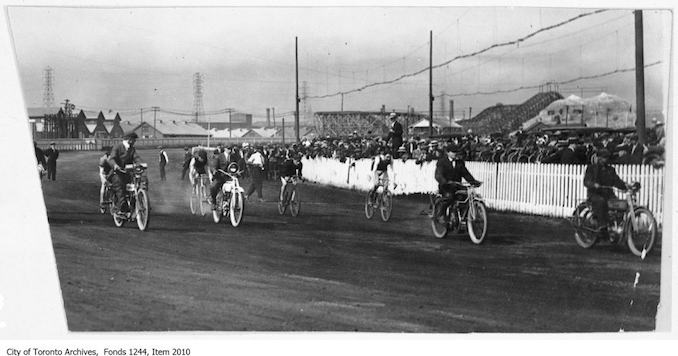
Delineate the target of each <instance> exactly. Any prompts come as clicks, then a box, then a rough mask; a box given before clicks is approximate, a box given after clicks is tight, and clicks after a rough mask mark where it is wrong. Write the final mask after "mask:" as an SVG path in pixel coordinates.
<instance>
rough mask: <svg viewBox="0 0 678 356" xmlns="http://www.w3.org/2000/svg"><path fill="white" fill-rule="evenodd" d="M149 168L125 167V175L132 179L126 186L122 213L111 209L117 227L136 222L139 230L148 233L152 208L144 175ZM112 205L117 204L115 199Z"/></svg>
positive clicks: (138, 164) (144, 166)
mask: <svg viewBox="0 0 678 356" xmlns="http://www.w3.org/2000/svg"><path fill="white" fill-rule="evenodd" d="M147 168H148V165H147V164H146V163H136V164H127V165H125V174H128V175H129V176H131V178H132V179H131V181H130V183H127V184H126V185H125V190H124V196H123V201H122V203H121V204H120V211H118V212H113V211H112V209H111V215H113V223H114V224H115V226H117V227H122V226H123V225H124V224H125V222H127V221H136V223H137V226H138V227H139V230H141V231H146V229H147V228H148V222H149V219H150V216H149V212H150V210H151V208H150V205H149V202H148V193H147V190H148V181H147V180H146V177H145V175H144V172H145V171H146V169H147ZM111 204H116V201H115V197H114V199H113V201H112V202H111Z"/></svg>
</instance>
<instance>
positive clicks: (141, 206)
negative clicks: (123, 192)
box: [136, 189, 150, 231]
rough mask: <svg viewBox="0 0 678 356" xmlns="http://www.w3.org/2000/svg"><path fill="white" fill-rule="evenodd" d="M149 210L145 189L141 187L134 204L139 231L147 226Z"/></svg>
mask: <svg viewBox="0 0 678 356" xmlns="http://www.w3.org/2000/svg"><path fill="white" fill-rule="evenodd" d="M149 210H150V207H149V203H148V195H147V193H146V191H145V190H143V189H141V190H139V191H138V192H137V204H136V213H137V225H138V226H139V230H141V231H146V229H147V228H148V221H149V220H150V214H149Z"/></svg>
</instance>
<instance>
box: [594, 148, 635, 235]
mask: <svg viewBox="0 0 678 356" xmlns="http://www.w3.org/2000/svg"><path fill="white" fill-rule="evenodd" d="M596 157H597V159H595V160H594V161H593V163H591V164H589V165H588V166H587V167H586V172H585V173H584V186H585V187H586V188H587V195H588V199H589V201H590V202H591V207H592V208H593V215H594V218H595V219H596V221H597V223H598V230H599V231H600V232H601V234H603V236H605V235H606V234H607V233H608V231H607V224H608V222H609V221H608V220H609V218H608V211H607V202H608V200H610V199H613V198H615V195H614V192H613V191H612V188H610V187H617V188H619V189H621V190H623V191H626V190H627V189H628V185H627V184H626V183H625V182H624V181H623V180H622V179H621V178H619V176H618V175H617V172H616V171H615V169H614V167H612V166H611V165H610V164H609V162H610V151H608V150H606V149H600V150H598V152H597V153H596Z"/></svg>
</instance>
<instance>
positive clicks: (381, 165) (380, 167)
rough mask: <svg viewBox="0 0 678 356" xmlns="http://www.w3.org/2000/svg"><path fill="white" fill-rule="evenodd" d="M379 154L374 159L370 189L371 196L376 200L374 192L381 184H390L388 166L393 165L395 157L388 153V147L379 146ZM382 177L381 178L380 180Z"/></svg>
mask: <svg viewBox="0 0 678 356" xmlns="http://www.w3.org/2000/svg"><path fill="white" fill-rule="evenodd" d="M377 152H378V153H377V155H376V156H374V158H373V159H372V184H373V186H372V189H370V197H371V198H372V199H370V200H374V199H373V198H374V194H375V193H376V191H377V188H378V187H379V185H383V186H384V187H387V186H388V167H389V166H393V158H392V157H391V155H390V154H387V153H386V147H384V146H379V148H378V149H377ZM380 178H381V180H380Z"/></svg>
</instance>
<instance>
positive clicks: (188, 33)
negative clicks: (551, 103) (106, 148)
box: [8, 7, 671, 117]
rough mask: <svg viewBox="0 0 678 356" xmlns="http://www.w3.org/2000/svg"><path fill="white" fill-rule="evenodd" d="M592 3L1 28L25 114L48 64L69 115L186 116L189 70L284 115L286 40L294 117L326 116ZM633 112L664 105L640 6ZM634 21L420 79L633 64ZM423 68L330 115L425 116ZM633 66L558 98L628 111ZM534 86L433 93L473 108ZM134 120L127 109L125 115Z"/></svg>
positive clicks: (222, 100) (43, 16)
mask: <svg viewBox="0 0 678 356" xmlns="http://www.w3.org/2000/svg"><path fill="white" fill-rule="evenodd" d="M593 10H595V9H558V8H543V9H540V8H524V7H523V8H496V7H489V8H487V7H484V8H480V7H476V8H474V7H436V8H433V7H423V8H422V7H417V8H414V7H359V8H358V7H341V8H337V7H329V8H328V7H322V8H320V7H306V8H294V7H286V8H273V7H257V8H232V7H224V8H204V7H203V8H60V7H10V8H9V9H8V17H9V23H10V27H11V33H12V36H13V40H14V46H15V51H16V58H17V63H18V67H19V72H20V77H21V81H22V85H23V92H24V100H25V102H26V105H27V106H29V107H35V106H42V96H43V79H42V77H43V70H44V68H45V67H47V66H50V67H52V68H53V69H54V77H55V82H54V98H55V102H56V103H61V102H62V101H63V100H64V99H66V98H68V99H70V100H71V101H72V102H74V103H75V104H76V105H77V106H78V107H81V108H88V109H96V110H99V109H102V110H107V109H113V110H115V111H123V112H126V111H130V112H138V111H139V108H141V107H150V106H160V107H162V108H166V109H175V110H182V111H191V110H192V109H193V83H192V80H193V74H194V73H195V72H200V73H202V74H203V75H204V97H203V103H204V107H205V109H206V110H208V111H209V110H218V109H221V108H226V107H232V108H235V109H237V110H239V111H243V112H249V113H253V114H255V116H263V115H265V109H266V108H267V107H275V110H276V115H277V116H280V115H287V116H288V117H291V115H290V114H289V112H290V111H293V110H294V95H295V78H294V74H295V70H294V64H295V59H294V41H295V36H297V37H298V41H299V81H300V87H301V88H300V91H301V93H300V95H303V82H306V93H307V95H308V96H310V97H311V98H309V99H307V100H305V101H303V102H302V103H301V109H302V110H303V108H304V107H305V106H306V107H310V108H312V109H313V110H316V111H320V110H340V109H341V96H340V95H337V96H332V97H328V98H322V99H319V98H313V97H317V96H324V95H327V94H333V93H336V92H339V91H350V90H352V89H356V88H360V87H362V86H364V85H366V84H370V83H375V82H381V81H387V80H391V79H394V78H397V77H399V76H401V75H403V74H407V73H412V72H416V71H418V70H420V69H424V68H426V67H427V66H428V63H429V31H433V64H434V65H436V64H438V63H442V62H445V61H447V60H450V59H452V58H454V57H456V56H459V55H465V54H469V53H472V52H475V51H478V50H481V49H484V48H487V47H489V46H491V45H493V44H496V43H503V42H507V41H513V40H516V39H518V38H521V37H524V36H526V35H528V34H530V33H532V32H534V31H536V30H538V29H540V28H543V27H548V26H552V25H555V24H557V23H560V22H562V21H565V20H567V19H570V18H572V17H575V16H577V15H580V14H583V13H588V12H591V11H593ZM644 25H645V27H644V31H645V63H646V64H650V63H654V62H658V61H662V64H659V65H655V66H652V67H649V68H647V69H646V96H647V104H646V106H647V108H648V109H650V110H661V109H665V107H666V104H665V98H664V95H665V93H666V90H667V89H666V87H667V81H668V65H669V57H668V55H669V48H668V45H669V43H670V36H671V32H670V31H671V27H670V26H671V17H670V13H669V11H658V10H652V11H649V10H648V11H645V12H644ZM634 65H635V64H634V16H633V13H632V11H631V10H629V9H624V10H609V11H605V12H603V13H599V14H594V15H590V16H587V17H584V18H582V19H579V20H576V21H573V22H571V23H569V24H566V25H563V26H560V27H557V28H555V29H553V30H549V31H545V32H543V33H540V34H537V35H535V36H533V37H531V38H529V39H527V40H525V41H524V42H522V43H521V44H520V45H519V46H517V45H512V46H505V47H499V48H496V49H493V50H490V51H487V52H485V53H483V54H481V55H477V56H473V57H471V58H467V59H461V60H457V61H453V62H451V63H450V64H449V65H447V66H444V67H441V68H438V69H435V70H434V72H433V91H434V95H440V94H441V93H447V94H452V95H454V94H461V93H474V92H478V91H483V92H488V91H496V90H504V89H506V90H510V89H514V88H518V87H521V86H531V85H536V84H539V83H542V82H545V81H548V80H554V81H561V82H562V81H566V80H570V79H574V78H577V77H581V76H590V75H597V74H602V73H607V72H611V71H614V70H623V69H628V68H633V67H634ZM428 80H429V79H428V72H425V73H422V74H419V75H416V76H413V77H409V78H406V79H404V80H401V81H398V82H396V83H393V84H389V85H378V86H374V87H370V88H368V89H365V90H363V91H360V92H356V93H350V94H346V95H345V96H344V110H379V108H380V107H381V105H382V104H384V105H386V108H387V110H391V109H396V110H405V109H406V108H407V107H408V106H412V107H414V108H415V109H416V110H418V111H428V103H427V96H428ZM634 87H635V75H634V72H632V71H631V72H626V73H618V74H614V75H610V76H606V77H603V78H598V79H592V80H581V81H577V82H574V83H571V84H567V85H561V87H560V89H561V92H562V93H563V94H564V95H569V94H572V93H574V94H577V95H581V94H582V90H583V94H584V96H585V97H587V96H594V95H596V94H599V93H600V92H601V91H605V92H608V93H612V94H616V95H619V96H621V97H622V98H624V99H626V100H628V101H629V102H631V103H633V104H634V107H635V88H634ZM536 92H537V90H536V89H531V90H520V91H515V92H511V93H502V94H494V95H479V94H478V95H470V96H459V95H457V96H454V97H452V96H449V97H445V99H444V100H442V99H441V98H438V99H437V101H436V102H435V104H434V110H436V111H439V110H442V109H443V106H442V104H443V102H444V103H445V107H444V109H445V110H449V106H448V102H449V100H450V99H454V101H455V109H457V111H458V112H457V113H456V114H455V116H456V117H459V116H461V115H462V114H461V111H462V110H463V111H464V112H465V114H464V115H468V108H469V107H472V108H473V114H474V115H475V114H477V113H479V112H480V111H481V110H482V109H484V108H486V107H488V106H491V105H494V104H496V103H498V102H501V103H504V104H519V103H521V102H523V101H525V100H527V99H528V98H529V97H531V96H532V95H534V94H535V93H536ZM136 115H137V116H138V113H137V114H136Z"/></svg>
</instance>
